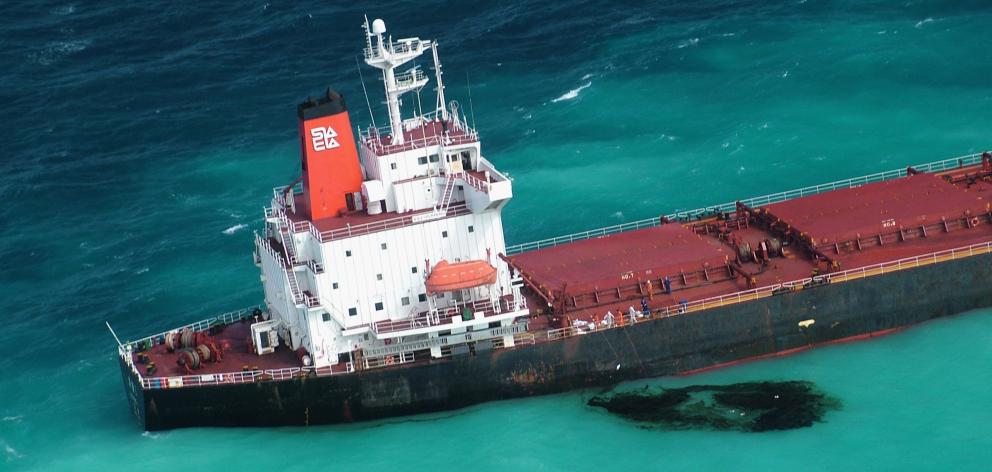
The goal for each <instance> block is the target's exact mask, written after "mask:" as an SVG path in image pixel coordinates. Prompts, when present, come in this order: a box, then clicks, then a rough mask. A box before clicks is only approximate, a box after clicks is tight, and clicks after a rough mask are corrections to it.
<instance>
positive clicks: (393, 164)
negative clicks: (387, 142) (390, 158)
mask: <svg viewBox="0 0 992 472" xmlns="http://www.w3.org/2000/svg"><path fill="white" fill-rule="evenodd" d="M389 168H390V169H393V170H396V163H395V162H391V163H390V164H389Z"/></svg>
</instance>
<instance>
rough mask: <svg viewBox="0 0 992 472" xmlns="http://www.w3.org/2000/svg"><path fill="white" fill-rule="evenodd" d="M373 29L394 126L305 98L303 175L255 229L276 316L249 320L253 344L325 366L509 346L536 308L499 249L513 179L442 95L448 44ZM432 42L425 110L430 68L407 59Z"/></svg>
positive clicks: (378, 24) (277, 194)
mask: <svg viewBox="0 0 992 472" xmlns="http://www.w3.org/2000/svg"><path fill="white" fill-rule="evenodd" d="M364 28H365V32H366V36H367V41H366V48H365V51H364V57H365V62H366V63H367V64H368V65H370V66H372V67H375V68H377V69H380V70H381V71H382V77H383V82H384V84H385V95H386V104H387V108H388V110H389V126H388V127H383V128H376V127H374V126H370V127H368V128H364V129H359V130H357V133H356V132H355V131H353V128H352V126H351V123H350V120H349V117H348V111H347V107H346V105H345V102H344V99H343V98H342V97H341V96H339V95H338V94H336V93H335V92H333V91H330V90H328V91H327V92H326V93H324V94H323V96H321V97H320V98H319V99H308V100H307V101H305V102H304V103H302V104H301V105H300V107H299V117H300V126H299V134H300V145H301V153H302V176H301V177H300V178H299V179H298V180H297V181H296V182H294V183H293V184H291V185H289V186H286V187H278V188H276V189H275V190H274V192H273V198H272V204H271V207H270V208H266V209H265V229H264V234H256V238H255V244H256V252H255V260H256V263H257V264H258V266H259V267H260V268H261V279H262V284H263V286H264V289H265V303H266V305H267V306H268V310H267V312H268V313H267V316H268V317H269V319H268V321H266V322H264V323H256V324H255V325H253V326H252V342H253V343H254V344H255V348H256V349H257V352H259V353H263V352H267V351H268V350H270V349H272V348H274V347H275V345H276V344H282V345H288V346H289V347H290V348H292V349H294V350H298V352H301V353H303V351H299V350H300V349H301V348H302V349H304V350H305V352H306V353H307V356H308V357H309V362H310V363H312V365H313V366H315V367H324V366H334V365H339V364H342V363H343V364H345V365H349V366H353V365H355V363H356V362H358V361H359V360H361V361H362V362H364V363H365V365H370V364H374V363H376V362H408V361H412V359H413V351H415V350H421V349H427V348H429V349H430V352H431V355H432V357H441V356H442V355H447V354H451V353H455V354H457V353H460V352H468V350H469V346H468V344H466V343H467V342H469V341H473V342H474V344H473V347H472V349H480V348H486V347H487V346H493V345H495V346H497V347H498V346H502V347H509V346H512V345H513V335H514V333H515V332H518V331H523V330H525V329H526V325H525V324H524V323H517V324H514V321H515V320H518V319H523V318H522V317H526V315H528V310H527V306H526V303H525V301H524V299H523V297H521V296H520V292H519V286H518V284H517V283H513V282H511V277H510V272H509V270H508V267H507V266H506V264H505V263H504V262H503V261H501V260H500V259H499V258H498V255H499V254H502V253H504V252H505V249H506V248H505V242H504V240H503V225H502V221H501V216H500V214H501V211H502V208H503V207H504V206H505V205H506V203H507V202H508V201H509V200H510V197H511V196H512V184H511V182H510V180H509V179H508V178H507V177H506V176H505V175H503V174H501V173H500V172H499V171H498V170H497V169H496V168H495V167H494V166H493V164H492V163H491V162H489V161H488V160H486V159H485V158H484V157H483V155H482V148H481V147H480V142H479V137H478V134H477V133H476V131H475V130H474V129H472V128H471V127H470V126H469V124H468V123H467V122H466V120H465V118H464V114H463V113H462V112H461V111H460V109H459V107H458V104H457V103H456V102H454V101H452V102H450V103H447V102H446V101H445V99H444V86H443V84H442V81H441V75H442V74H441V65H440V62H439V59H438V50H437V42H436V41H428V40H422V39H420V38H404V39H399V40H393V38H392V37H390V36H387V35H386V27H385V24H384V23H383V22H382V20H375V21H373V22H372V23H371V25H370V24H369V23H368V21H367V20H366V22H365V24H364ZM426 52H430V53H431V55H432V59H433V64H434V70H433V75H434V80H435V82H436V87H435V90H436V93H435V97H436V101H435V105H434V106H433V107H432V109H430V110H429V111H428V112H427V113H425V112H424V107H423V104H422V102H421V98H422V94H421V92H423V91H424V88H425V87H426V86H427V84H428V82H429V81H430V79H429V78H428V76H427V75H426V74H425V73H424V72H423V71H422V70H421V69H419V68H418V67H410V68H407V69H405V70H398V69H399V68H400V67H401V66H403V65H404V64H407V63H409V62H410V61H411V60H413V59H414V58H416V57H419V56H421V55H422V54H424V53H426ZM411 92H412V93H411ZM404 96H407V97H409V98H411V99H410V100H409V101H408V102H407V103H406V106H405V107H404V106H402V105H403V102H402V100H401V99H402V97H404ZM370 112H371V110H370ZM404 112H405V114H406V115H407V116H408V118H404ZM356 134H357V141H356V139H355V138H356ZM359 350H361V351H360V352H361V357H362V359H356V357H358V352H359ZM304 362H305V363H307V362H308V360H307V359H306V358H304Z"/></svg>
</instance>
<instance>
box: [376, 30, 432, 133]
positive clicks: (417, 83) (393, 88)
mask: <svg viewBox="0 0 992 472" xmlns="http://www.w3.org/2000/svg"><path fill="white" fill-rule="evenodd" d="M364 28H365V38H366V41H365V42H366V45H367V48H366V49H365V63H366V64H368V65H370V66H372V67H375V68H377V69H381V70H382V78H383V82H384V86H385V88H386V107H387V108H388V109H389V126H390V129H391V130H392V143H393V144H402V143H403V142H404V137H403V116H402V115H401V114H400V95H403V94H404V93H406V92H409V91H411V90H416V89H419V88H421V87H423V86H424V85H426V84H427V76H425V75H424V73H423V71H421V70H418V69H417V68H416V67H414V68H412V69H410V70H408V71H406V72H402V73H399V74H397V73H396V72H395V69H396V68H397V67H399V66H401V65H403V64H405V63H407V62H409V61H410V60H412V59H414V58H416V57H418V56H420V55H421V54H423V53H424V48H427V47H430V46H431V42H430V41H421V40H420V38H404V39H400V40H397V41H395V42H394V41H393V38H392V37H391V36H390V37H387V38H383V35H384V34H386V23H385V22H384V21H382V20H380V19H378V18H377V19H375V20H373V21H372V26H371V28H370V27H369V24H368V18H366V20H365V25H364ZM373 36H374V37H375V41H374V42H373V40H372V38H373Z"/></svg>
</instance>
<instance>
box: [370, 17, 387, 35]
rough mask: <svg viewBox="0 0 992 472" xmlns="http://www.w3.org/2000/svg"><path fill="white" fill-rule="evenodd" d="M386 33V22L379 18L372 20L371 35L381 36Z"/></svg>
mask: <svg viewBox="0 0 992 472" xmlns="http://www.w3.org/2000/svg"><path fill="white" fill-rule="evenodd" d="M385 32H386V22H385V21H382V19H381V18H376V19H374V20H372V33H374V34H382V33H385Z"/></svg>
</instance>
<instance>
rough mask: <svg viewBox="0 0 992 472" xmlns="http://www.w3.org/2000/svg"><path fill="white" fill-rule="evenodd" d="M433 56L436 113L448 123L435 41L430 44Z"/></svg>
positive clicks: (439, 60) (439, 61)
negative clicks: (435, 79) (435, 78)
mask: <svg viewBox="0 0 992 472" xmlns="http://www.w3.org/2000/svg"><path fill="white" fill-rule="evenodd" d="M431 52H432V53H433V54H434V75H435V76H436V77H437V113H438V115H440V116H441V120H442V121H448V108H447V107H445V106H444V82H441V59H438V57H437V41H434V42H432V43H431Z"/></svg>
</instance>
